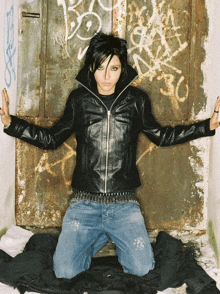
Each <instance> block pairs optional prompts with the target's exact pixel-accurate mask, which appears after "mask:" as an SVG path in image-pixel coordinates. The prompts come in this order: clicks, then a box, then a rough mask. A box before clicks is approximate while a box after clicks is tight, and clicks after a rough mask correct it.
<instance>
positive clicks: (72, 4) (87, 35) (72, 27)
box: [54, 0, 118, 60]
mask: <svg viewBox="0 0 220 294" xmlns="http://www.w3.org/2000/svg"><path fill="white" fill-rule="evenodd" d="M96 1H97V2H98V4H99V6H100V7H101V8H102V9H103V10H104V11H107V12H109V11H112V10H113V9H115V8H117V6H118V3H116V4H115V5H114V6H113V7H112V6H111V5H109V6H108V5H107V4H106V3H105V4H103V2H104V1H101V0H92V1H91V3H90V5H89V7H88V11H86V12H84V13H82V14H80V12H79V11H80V9H79V7H78V6H79V5H80V4H81V3H82V0H79V1H69V2H68V5H67V4H66V1H65V0H57V5H58V6H62V8H63V16H64V22H65V40H62V46H63V47H64V49H65V51H66V53H67V56H68V57H70V55H69V54H68V52H67V43H68V42H69V40H71V39H72V38H74V37H76V38H78V39H80V40H82V41H88V40H90V39H91V38H92V37H93V36H94V34H95V33H98V32H100V31H101V29H102V26H103V24H102V19H101V17H100V15H99V14H98V13H96V12H95V11H94V10H95V8H94V5H95V2H96ZM107 2H109V3H111V1H107ZM76 8H77V9H76ZM81 28H84V29H83V30H81ZM54 39H55V41H56V42H58V41H59V43H60V39H61V38H60V37H59V38H57V36H56V37H55V38H54ZM85 52H86V49H85V48H79V52H78V60H81V59H82V58H83V57H84V55H85Z"/></svg>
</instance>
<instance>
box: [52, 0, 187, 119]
mask: <svg viewBox="0 0 220 294" xmlns="http://www.w3.org/2000/svg"><path fill="white" fill-rule="evenodd" d="M75 2H76V1H69V2H68V4H66V1H65V0H57V5H58V6H62V8H63V19H64V23H65V36H64V37H63V42H62V44H61V43H60V44H61V45H62V46H63V47H66V48H67V44H68V42H69V41H70V40H71V39H72V38H73V37H76V38H78V39H80V40H82V41H85V44H86V45H85V47H84V48H82V47H80V48H79V50H78V54H77V57H78V60H81V59H83V57H84V55H85V52H86V50H87V48H88V46H87V43H88V42H87V41H88V40H90V39H91V38H92V36H93V35H94V33H97V32H99V31H101V30H103V23H102V19H101V17H100V15H99V14H98V13H96V12H95V10H94V5H95V3H96V2H97V3H98V4H99V6H100V8H101V9H102V10H103V11H105V12H109V11H114V10H120V9H122V8H121V7H120V6H119V1H117V2H116V4H115V5H114V6H110V5H109V6H107V5H106V4H103V1H102V0H93V1H91V3H90V5H89V7H88V10H87V11H84V12H83V13H81V14H80V12H79V11H80V9H79V6H80V4H81V3H82V0H79V1H77V2H76V3H75ZM144 2H145V4H147V5H143V3H142V2H140V3H139V1H128V6H127V38H128V39H127V41H128V44H129V48H128V55H129V58H130V60H132V61H133V64H132V65H133V67H134V68H135V69H136V70H137V72H138V74H139V77H140V79H143V78H147V79H149V81H150V82H152V81H153V79H157V80H158V81H162V82H164V84H165V87H163V88H162V87H161V88H160V92H161V94H163V95H164V96H166V97H168V99H170V102H171V105H172V107H173V109H175V115H176V116H177V117H178V118H181V115H182V114H181V110H180V104H181V103H182V102H184V101H186V99H187V98H188V96H189V85H188V81H187V79H186V77H185V76H184V73H183V69H182V68H181V67H183V63H179V64H178V63H176V64H175V61H174V60H178V57H179V56H180V54H182V53H183V52H184V51H186V49H187V48H188V46H189V43H188V40H187V34H186V29H185V27H186V25H188V19H189V11H188V10H187V9H183V10H181V11H180V9H179V8H178V10H177V9H176V7H173V6H172V5H171V4H168V3H167V2H166V1H164V0H162V1H159V0H151V1H148V3H146V1H144ZM171 3H172V2H171ZM82 27H83V28H84V29H83V30H80V28H82ZM57 42H58V41H57ZM69 57H70V56H69ZM71 59H72V58H71ZM162 82H161V83H160V84H162ZM180 90H181V91H180Z"/></svg>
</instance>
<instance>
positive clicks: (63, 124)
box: [4, 96, 75, 149]
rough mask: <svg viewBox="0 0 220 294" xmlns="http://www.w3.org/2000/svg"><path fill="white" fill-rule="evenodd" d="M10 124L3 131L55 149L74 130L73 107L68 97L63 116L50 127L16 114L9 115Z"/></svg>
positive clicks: (37, 145)
mask: <svg viewBox="0 0 220 294" xmlns="http://www.w3.org/2000/svg"><path fill="white" fill-rule="evenodd" d="M11 119H12V121H11V125H10V126H9V127H8V128H7V129H6V128H5V129H4V132H5V133H6V134H8V135H10V136H13V137H15V138H19V139H21V140H23V141H25V142H27V143H29V144H31V145H34V146H36V147H39V148H41V149H56V148H57V147H58V146H60V145H61V144H62V143H63V142H64V141H66V140H67V139H68V137H69V136H70V135H71V134H72V133H73V132H74V126H75V107H74V103H73V99H72V98H71V96H70V97H69V99H68V101H67V103H66V107H65V110H64V114H63V116H62V117H61V118H60V120H59V121H58V122H57V123H56V124H55V125H54V126H52V127H50V128H44V127H40V126H37V125H34V124H30V123H28V122H27V121H25V120H23V119H20V118H18V117H16V116H11Z"/></svg>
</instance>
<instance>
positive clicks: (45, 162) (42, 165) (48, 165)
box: [34, 142, 76, 186]
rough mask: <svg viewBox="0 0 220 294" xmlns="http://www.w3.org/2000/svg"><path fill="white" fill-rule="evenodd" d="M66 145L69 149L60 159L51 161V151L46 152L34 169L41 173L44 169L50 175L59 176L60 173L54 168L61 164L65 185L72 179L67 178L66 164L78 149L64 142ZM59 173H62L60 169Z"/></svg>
mask: <svg viewBox="0 0 220 294" xmlns="http://www.w3.org/2000/svg"><path fill="white" fill-rule="evenodd" d="M64 146H65V147H66V148H67V150H68V151H67V152H66V153H65V156H63V157H62V158H61V159H59V160H57V161H55V162H51V160H50V158H49V153H48V152H44V153H43V154H42V156H41V158H40V160H39V162H38V164H37V166H36V167H35V169H34V171H35V172H38V173H39V174H40V173H42V172H44V171H47V172H48V173H49V174H50V175H52V177H57V176H58V174H57V173H56V172H55V171H54V170H53V168H54V167H56V166H57V165H58V166H60V170H61V175H62V179H63V183H64V184H65V185H67V186H69V185H70V183H71V181H70V180H69V179H67V178H66V175H65V170H66V164H67V161H68V160H69V159H70V158H71V157H72V156H75V155H76V151H75V150H74V149H73V148H72V147H71V146H70V145H69V144H67V143H66V142H64ZM59 174H60V171H59Z"/></svg>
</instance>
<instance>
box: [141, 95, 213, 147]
mask: <svg viewBox="0 0 220 294" xmlns="http://www.w3.org/2000/svg"><path fill="white" fill-rule="evenodd" d="M141 115H142V131H143V133H144V134H145V135H146V136H147V137H148V138H149V139H150V140H151V141H152V142H153V143H155V144H156V145H157V146H171V145H177V144H181V143H185V142H187V141H190V140H194V139H197V138H201V137H206V136H213V135H215V131H211V130H210V128H209V121H210V119H206V120H204V121H200V122H197V123H193V124H190V125H178V126H176V127H171V126H165V127H162V126H161V125H160V124H159V123H158V122H157V121H156V120H155V118H154V116H153V114H152V112H151V102H150V100H149V99H148V97H147V99H146V97H144V99H143V100H142V106H141Z"/></svg>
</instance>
